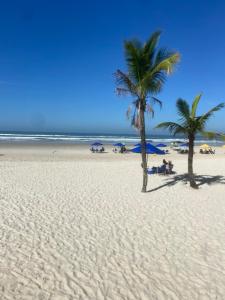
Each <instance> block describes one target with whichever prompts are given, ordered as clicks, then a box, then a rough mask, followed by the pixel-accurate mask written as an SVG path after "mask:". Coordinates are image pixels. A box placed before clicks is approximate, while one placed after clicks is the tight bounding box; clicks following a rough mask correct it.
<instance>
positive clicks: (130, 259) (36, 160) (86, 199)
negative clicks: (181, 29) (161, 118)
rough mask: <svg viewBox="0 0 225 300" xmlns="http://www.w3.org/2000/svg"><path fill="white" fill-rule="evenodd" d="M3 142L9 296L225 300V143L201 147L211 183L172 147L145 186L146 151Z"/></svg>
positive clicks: (3, 287)
mask: <svg viewBox="0 0 225 300" xmlns="http://www.w3.org/2000/svg"><path fill="white" fill-rule="evenodd" d="M0 149H1V150H0V153H2V154H4V156H0V299H1V300H8V299H16V300H27V299H32V300H33V299H35V300H36V299H38V300H45V299H49V300H50V299H51V300H56V299H57V300H64V299H71V300H74V299H85V300H86V299H90V300H92V299H93V300H94V299H98V300H101V299H102V300H103V299H113V300H114V299H124V300H125V299H127V300H128V299H129V300H130V299H131V300H137V299H154V300H155V299H187V300H190V299H191V300H192V299H217V300H219V299H225V241H224V237H225V178H224V177H223V176H225V153H224V152H225V151H222V150H219V151H217V152H219V153H217V154H216V155H200V154H196V155H195V164H194V167H195V171H196V172H197V173H198V174H199V175H210V176H211V177H210V178H208V181H209V182H210V183H211V184H210V185H209V184H206V183H204V182H203V181H204V180H205V178H203V179H202V180H203V181H202V184H201V185H200V188H199V190H192V189H190V188H189V186H188V185H186V184H185V183H184V182H183V181H182V180H177V181H174V178H177V177H176V176H177V175H182V174H183V173H185V172H186V169H187V156H186V155H177V154H170V155H168V156H167V157H166V158H167V159H172V160H173V162H174V164H175V170H176V171H177V174H176V175H172V176H159V175H153V176H150V177H149V189H151V190H153V191H152V192H149V193H147V194H142V193H141V192H140V189H141V179H142V178H141V169H140V157H139V155H135V154H125V155H121V154H112V153H111V152H110V153H107V154H91V153H89V151H88V150H85V151H82V149H81V148H80V147H69V146H65V147H59V146H58V147H57V146H48V147H41V146H38V147H37V146H36V147H31V146H29V147H15V146H14V147H12V146H11V147H9V146H1V147H0ZM108 150H110V149H108ZM161 160H162V157H153V158H152V159H150V161H149V165H150V166H151V165H152V164H153V165H157V164H160V162H161ZM151 161H152V164H151ZM178 179H179V178H178ZM169 182H170V185H168V183H169Z"/></svg>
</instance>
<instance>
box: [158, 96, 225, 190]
mask: <svg viewBox="0 0 225 300" xmlns="http://www.w3.org/2000/svg"><path fill="white" fill-rule="evenodd" d="M200 99H201V94H200V95H198V96H196V97H195V99H194V101H193V103H192V107H191V108H190V107H189V104H188V103H187V101H185V100H183V99H178V100H177V103H176V106H177V112H178V115H179V116H180V123H174V122H164V123H160V124H159V125H157V126H156V128H165V129H168V130H169V131H170V132H171V133H173V134H174V135H176V134H183V135H185V136H186V137H187V138H188V141H189V151H188V178H189V181H190V186H191V187H193V188H197V184H196V182H195V177H194V173H193V154H194V141H195V137H196V134H197V133H200V134H202V135H204V136H206V137H208V138H214V137H216V136H222V135H221V134H219V133H216V132H210V131H205V126H206V123H207V121H208V120H209V119H210V118H211V117H212V115H213V114H214V113H215V112H216V111H218V110H220V109H221V108H223V107H224V105H225V103H220V104H218V105H217V106H215V107H213V108H212V109H210V110H209V111H208V112H207V113H205V114H203V115H201V116H199V115H197V114H196V111H197V108H198V104H199V101H200Z"/></svg>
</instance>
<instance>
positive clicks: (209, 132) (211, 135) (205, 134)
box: [201, 130, 219, 139]
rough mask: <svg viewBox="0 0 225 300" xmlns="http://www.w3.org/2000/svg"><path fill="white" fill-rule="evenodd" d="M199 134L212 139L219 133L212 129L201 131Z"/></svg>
mask: <svg viewBox="0 0 225 300" xmlns="http://www.w3.org/2000/svg"><path fill="white" fill-rule="evenodd" d="M201 134H202V136H204V137H206V138H208V139H214V138H216V137H218V136H219V134H218V133H216V132H213V131H205V130H204V131H201Z"/></svg>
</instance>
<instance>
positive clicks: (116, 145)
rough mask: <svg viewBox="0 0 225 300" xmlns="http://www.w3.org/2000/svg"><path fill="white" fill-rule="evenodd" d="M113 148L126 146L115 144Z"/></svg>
mask: <svg viewBox="0 0 225 300" xmlns="http://www.w3.org/2000/svg"><path fill="white" fill-rule="evenodd" d="M113 146H114V147H123V146H124V144H122V143H116V144H113Z"/></svg>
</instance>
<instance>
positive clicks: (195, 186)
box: [188, 134, 198, 189]
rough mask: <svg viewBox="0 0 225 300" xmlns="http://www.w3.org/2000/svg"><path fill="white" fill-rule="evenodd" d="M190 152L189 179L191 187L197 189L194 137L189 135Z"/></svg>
mask: <svg viewBox="0 0 225 300" xmlns="http://www.w3.org/2000/svg"><path fill="white" fill-rule="evenodd" d="M188 138H189V151H188V178H189V182H190V186H191V187H192V188H195V189H197V188H198V186H197V184H196V182H195V176H194V172H193V155H194V135H192V134H190V135H189V137H188Z"/></svg>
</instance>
